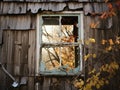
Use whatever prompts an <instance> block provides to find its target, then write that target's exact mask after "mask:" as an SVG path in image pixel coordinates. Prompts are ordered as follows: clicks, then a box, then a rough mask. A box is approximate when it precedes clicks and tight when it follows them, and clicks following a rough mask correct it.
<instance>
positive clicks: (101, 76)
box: [74, 0, 120, 90]
mask: <svg viewBox="0 0 120 90" xmlns="http://www.w3.org/2000/svg"><path fill="white" fill-rule="evenodd" d="M105 3H106V4H107V6H108V8H109V10H108V11H105V12H103V13H102V14H101V16H100V19H102V20H105V19H106V18H108V17H113V16H116V15H117V14H116V13H117V12H116V11H117V10H118V9H120V1H119V0H115V1H114V5H113V3H111V2H109V0H105ZM92 15H93V14H92ZM99 23H100V22H98V21H97V22H91V23H90V28H93V29H95V28H96V27H97V25H98V24H99ZM95 44H98V43H96V40H95V39H94V38H89V39H88V40H85V45H84V47H87V48H88V49H89V50H93V49H95V48H92V47H89V46H91V45H94V46H95ZM99 46H101V48H97V51H99V54H96V53H87V54H86V55H85V56H84V61H85V63H87V62H89V59H90V60H91V59H92V61H94V62H95V64H96V63H97V65H98V63H99V64H100V63H101V64H100V65H98V66H97V68H96V67H95V66H94V65H93V66H92V67H93V68H92V69H90V70H88V73H87V74H85V75H86V76H85V77H84V79H79V78H77V79H75V81H74V85H75V87H77V88H79V89H80V90H102V88H103V87H104V86H106V85H109V84H110V83H111V79H113V78H114V76H116V74H117V72H119V70H120V68H119V67H120V60H119V59H120V56H119V53H120V36H119V35H115V38H109V39H102V40H101V43H100V45H99ZM87 66H88V64H87ZM87 66H86V65H85V68H84V69H86V67H87ZM103 90H104V89H103Z"/></svg>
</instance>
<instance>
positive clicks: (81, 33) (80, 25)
mask: <svg viewBox="0 0 120 90" xmlns="http://www.w3.org/2000/svg"><path fill="white" fill-rule="evenodd" d="M68 14H69V15H70V16H79V17H78V30H80V31H79V33H78V34H79V38H78V39H79V40H80V41H81V42H80V45H79V47H80V65H79V66H80V69H79V71H78V73H80V72H81V71H82V69H83V52H82V51H83V49H82V45H83V44H84V42H83V40H84V28H83V12H82V11H72V12H71V11H64V12H60V13H55V14H54V13H50V14H48V13H43V14H37V20H36V22H37V24H36V27H37V30H36V70H35V71H36V72H35V73H36V75H40V74H41V73H40V71H41V70H40V57H41V56H40V47H41V42H42V38H41V37H42V31H41V30H42V23H43V22H41V21H42V18H41V16H48V15H53V16H54V15H55V16H57V15H62V16H64V15H68ZM76 74H77V73H76ZM76 74H74V73H73V75H76ZM43 75H46V73H43ZM48 75H50V74H49V73H48Z"/></svg>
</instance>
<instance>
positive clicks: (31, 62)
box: [28, 30, 36, 76]
mask: <svg viewBox="0 0 120 90" xmlns="http://www.w3.org/2000/svg"><path fill="white" fill-rule="evenodd" d="M35 43H36V37H35V30H30V31H29V49H28V72H29V75H30V76H34V75H35V63H36V58H35V52H36V50H35Z"/></svg>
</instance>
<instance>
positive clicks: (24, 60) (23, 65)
mask: <svg viewBox="0 0 120 90" xmlns="http://www.w3.org/2000/svg"><path fill="white" fill-rule="evenodd" d="M28 35H29V32H28V31H22V38H21V40H22V48H21V60H20V73H21V74H22V75H25V76H27V75H28V66H27V65H28V42H29V39H28V38H29V36H28Z"/></svg>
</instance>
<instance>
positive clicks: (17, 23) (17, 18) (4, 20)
mask: <svg viewBox="0 0 120 90" xmlns="http://www.w3.org/2000/svg"><path fill="white" fill-rule="evenodd" d="M0 24H1V25H0V28H1V29H6V30H8V29H9V30H32V29H35V28H36V15H9V16H0Z"/></svg>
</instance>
